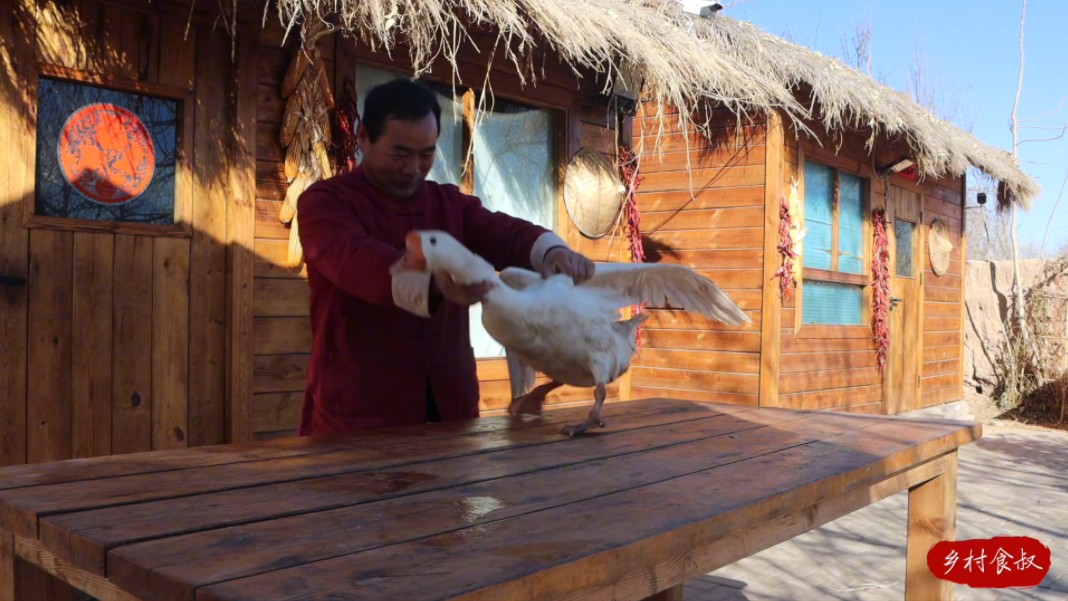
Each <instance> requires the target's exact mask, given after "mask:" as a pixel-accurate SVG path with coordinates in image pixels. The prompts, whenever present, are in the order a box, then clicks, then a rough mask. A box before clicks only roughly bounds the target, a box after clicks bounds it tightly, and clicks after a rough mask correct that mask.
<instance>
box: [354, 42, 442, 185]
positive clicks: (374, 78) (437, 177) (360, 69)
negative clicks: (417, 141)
mask: <svg viewBox="0 0 1068 601" xmlns="http://www.w3.org/2000/svg"><path fill="white" fill-rule="evenodd" d="M403 77H405V75H404V74H403V73H401V72H399V71H391V70H388V69H382V68H379V67H373V66H371V65H366V64H363V63H360V64H358V65H356V88H357V92H356V96H357V99H356V105H357V107H358V110H359V114H360V115H361V116H362V115H363V103H364V100H365V99H366V98H367V93H368V92H370V91H371V89H372V88H374V87H375V86H377V85H379V84H383V83H386V82H388V81H391V80H394V79H401V78H403ZM424 83H428V85H430V87H431V89H433V90H434V92H435V93H436V94H437V96H438V102H439V103H440V104H441V136H440V137H439V138H438V151H437V156H436V157H435V159H434V167H433V168H432V169H431V170H430V173H429V174H428V175H427V179H429V180H431V181H435V182H438V183H441V184H455V185H457V186H458V185H460V174H461V173H462V171H463V136H462V134H461V132H462V129H461V127H462V125H461V124H462V123H463V105H462V103H461V101H460V99H459V98H454V97H453V95H452V90H451V88H449V87H445V86H438V85H433V84H429V82H424ZM457 93H459V90H457ZM360 159H361V157H360V152H359V150H357V151H356V160H357V161H359V160H360Z"/></svg>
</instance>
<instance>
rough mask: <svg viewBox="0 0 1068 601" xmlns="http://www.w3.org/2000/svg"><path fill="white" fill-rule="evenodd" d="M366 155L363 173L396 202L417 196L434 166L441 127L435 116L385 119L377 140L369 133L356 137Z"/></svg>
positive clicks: (361, 129)
mask: <svg viewBox="0 0 1068 601" xmlns="http://www.w3.org/2000/svg"><path fill="white" fill-rule="evenodd" d="M357 137H358V140H359V143H360V150H361V151H362V152H363V162H362V163H361V165H362V166H363V170H364V172H365V173H366V174H367V176H368V177H369V178H370V179H371V182H372V183H374V184H375V185H376V186H378V187H379V188H380V189H381V190H382V191H383V192H385V193H386V194H389V195H390V196H392V197H394V198H397V199H405V198H408V197H410V196H411V195H412V194H415V191H416V190H418V189H419V186H420V185H421V184H422V183H423V180H425V179H426V176H427V174H428V173H430V169H431V167H433V166H434V153H435V151H436V150H437V144H438V124H437V120H435V119H434V115H433V114H427V115H426V116H425V117H422V118H421V119H418V120H415V121H406V120H402V119H386V127H385V129H384V130H383V131H382V135H380V136H379V137H378V140H375V141H374V142H372V141H371V138H370V136H368V135H367V130H366V129H364V128H363V126H361V127H360V131H359V133H358V134H357Z"/></svg>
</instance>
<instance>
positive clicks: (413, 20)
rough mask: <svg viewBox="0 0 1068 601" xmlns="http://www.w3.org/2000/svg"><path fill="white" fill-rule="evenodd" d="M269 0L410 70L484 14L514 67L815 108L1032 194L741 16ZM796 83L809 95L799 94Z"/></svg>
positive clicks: (1011, 168) (676, 97) (686, 103)
mask: <svg viewBox="0 0 1068 601" xmlns="http://www.w3.org/2000/svg"><path fill="white" fill-rule="evenodd" d="M274 1H275V3H276V5H277V6H278V9H279V15H280V17H281V19H282V20H283V23H285V24H286V25H287V26H292V25H296V24H299V23H301V22H302V21H304V20H305V19H308V18H313V19H318V18H329V19H330V20H331V21H333V22H334V23H337V24H339V25H340V27H342V28H343V29H345V30H348V31H351V32H353V33H354V34H355V35H357V36H358V37H359V39H360V40H361V41H362V42H363V43H366V44H369V45H370V46H372V47H378V48H385V49H387V50H389V51H395V50H396V49H397V48H399V47H400V48H405V49H406V50H407V53H408V55H409V58H410V59H411V61H412V64H413V65H414V66H415V69H416V72H417V73H418V72H420V71H422V70H424V69H427V68H428V67H429V66H430V64H431V62H433V61H434V60H435V59H437V58H438V57H439V56H445V57H446V58H449V59H455V57H456V54H457V52H458V50H459V48H460V47H461V46H462V45H463V44H464V43H466V42H467V41H468V38H467V37H466V35H465V31H466V30H467V29H468V28H469V27H470V26H472V25H476V26H478V25H482V26H487V27H489V28H492V29H493V30H496V31H497V32H499V33H498V36H499V37H498V40H499V42H500V43H499V45H498V48H496V49H495V51H496V52H498V53H501V54H504V55H505V56H507V57H508V58H509V59H511V60H512V62H513V63H514V64H515V66H516V68H517V71H518V72H519V73H520V74H521V75H522V76H524V77H529V78H531V79H537V76H538V73H537V72H536V69H535V68H534V67H533V66H532V65H529V64H527V63H524V61H523V57H524V54H525V53H526V52H527V51H529V50H530V49H531V48H532V47H533V46H534V45H535V44H539V43H541V44H547V45H548V46H549V47H550V49H551V51H552V52H553V53H554V54H557V55H559V56H560V57H561V58H562V60H564V61H565V62H566V63H568V64H570V65H571V66H572V67H574V68H575V69H577V70H581V69H592V70H594V71H596V72H599V73H602V74H604V75H605V78H604V80H605V81H606V82H608V81H611V80H612V76H613V75H614V73H615V72H616V71H617V70H619V69H637V70H638V71H639V72H640V73H641V75H642V76H643V78H644V82H645V90H646V93H647V95H648V96H650V97H652V98H653V99H655V100H656V101H658V106H671V105H674V106H678V107H681V108H683V109H693V108H696V107H698V106H700V105H701V104H702V103H704V102H707V101H708V100H710V99H711V100H714V101H717V102H720V103H722V104H723V105H725V106H727V107H729V108H731V109H733V110H734V111H735V112H736V113H738V114H739V115H748V114H750V113H753V112H764V111H769V110H780V111H782V112H783V114H785V115H786V116H787V118H788V119H790V120H792V121H793V122H794V123H796V124H798V125H801V126H802V127H803V126H804V123H805V122H806V121H809V120H811V119H815V120H818V121H820V122H821V123H822V124H823V125H824V126H825V128H826V129H827V130H828V131H831V132H835V131H842V130H843V129H844V128H852V129H857V130H860V131H867V132H869V134H870V136H871V140H874V139H875V137H876V136H889V137H899V138H901V139H903V140H905V141H906V143H907V144H908V146H909V148H910V149H911V150H912V153H913V155H914V156H913V158H914V159H915V160H916V162H917V166H918V168H919V171H920V174H921V175H922V176H932V177H938V176H943V175H960V174H963V173H964V172H965V171H966V169H967V168H968V167H969V166H975V167H977V168H979V169H980V170H982V171H984V172H986V173H987V174H988V175H990V176H991V177H993V178H995V179H997V180H999V181H1000V182H1001V183H1002V188H1003V190H1004V191H1005V192H1006V197H1007V199H1009V200H1012V201H1016V202H1021V203H1023V204H1025V205H1026V204H1027V203H1028V201H1029V200H1030V199H1031V198H1032V197H1034V196H1035V195H1037V193H1038V186H1037V184H1036V183H1035V182H1034V181H1033V180H1032V179H1031V178H1030V177H1029V176H1027V175H1026V174H1025V173H1024V172H1023V171H1021V170H1020V169H1019V167H1018V166H1017V165H1016V164H1015V163H1014V161H1013V160H1012V157H1011V156H1010V155H1009V154H1008V153H1006V152H1004V151H1002V150H998V149H995V148H993V147H990V146H988V145H986V144H983V143H981V142H980V141H978V140H977V139H976V138H975V137H973V136H972V135H971V134H969V133H967V132H964V131H963V130H960V129H959V128H956V127H954V126H952V125H950V124H948V123H946V122H944V121H941V120H939V119H937V118H936V117H934V116H933V115H932V114H931V113H930V112H929V111H927V110H926V109H924V108H923V107H921V106H920V105H918V104H917V103H915V102H914V101H912V100H911V99H910V98H908V97H907V96H906V95H904V94H902V93H900V92H897V91H895V90H892V89H890V88H889V87H887V86H884V85H882V84H880V83H878V82H876V81H874V80H873V79H871V78H869V77H867V76H864V75H862V74H861V73H859V72H857V71H855V70H853V69H851V68H849V67H847V66H846V65H845V64H843V63H841V62H840V61H838V60H836V59H832V58H829V57H826V56H823V55H821V54H819V53H817V52H815V51H813V50H811V49H808V48H805V47H803V46H799V45H796V44H793V43H790V42H788V41H786V40H783V39H781V38H778V37H776V36H774V35H771V34H769V33H766V32H764V31H761V30H760V29H758V28H757V27H755V26H753V25H751V24H749V23H743V22H740V21H737V20H734V19H731V18H729V17H726V16H723V15H721V14H717V15H716V16H715V17H714V18H712V19H705V18H701V17H697V16H695V15H691V14H688V13H685V12H683V11H682V10H681V5H678V4H677V3H675V2H671V1H670V0H274ZM486 50H490V49H486ZM454 62H455V61H454ZM802 89H805V90H806V91H809V92H810V93H811V96H812V98H813V100H815V104H814V106H811V107H809V106H803V105H802V104H801V103H800V102H799V97H800V94H799V92H800V91H801V90H802ZM688 112H689V111H688V110H683V111H680V118H682V119H686V118H687V117H686V115H687V114H688Z"/></svg>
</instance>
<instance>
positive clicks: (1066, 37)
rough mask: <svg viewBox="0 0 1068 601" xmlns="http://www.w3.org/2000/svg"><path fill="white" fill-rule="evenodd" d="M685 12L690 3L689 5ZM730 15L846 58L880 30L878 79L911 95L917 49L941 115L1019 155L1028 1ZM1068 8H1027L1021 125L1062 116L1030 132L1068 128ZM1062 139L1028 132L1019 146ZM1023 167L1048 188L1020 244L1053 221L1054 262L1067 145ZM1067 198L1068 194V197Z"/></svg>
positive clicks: (850, 4)
mask: <svg viewBox="0 0 1068 601" xmlns="http://www.w3.org/2000/svg"><path fill="white" fill-rule="evenodd" d="M684 3H685V4H691V3H692V0H687V1H686V2H684ZM721 3H722V4H724V5H725V6H727V8H726V9H725V10H724V14H727V15H730V16H732V17H734V18H736V19H741V20H744V21H749V22H752V23H754V24H756V25H757V26H759V27H761V28H762V29H764V30H766V31H768V32H770V33H773V34H776V35H780V36H783V37H785V38H787V39H789V40H791V41H793V42H795V43H798V44H802V45H804V46H808V47H809V48H813V49H815V50H817V51H819V52H821V53H823V54H827V55H831V56H836V57H841V56H842V38H843V35H849V34H851V33H852V32H853V31H854V30H855V28H856V24H857V23H858V22H870V23H871V25H872V40H871V50H872V76H873V77H875V78H876V79H879V80H880V81H882V82H883V83H885V84H887V85H889V86H891V87H893V88H895V89H898V90H902V91H904V90H905V89H906V82H907V81H908V77H909V72H910V65H912V64H914V62H915V57H916V56H917V48H920V49H922V55H923V58H924V63H925V64H926V67H927V72H928V77H929V78H930V80H931V81H932V83H933V84H934V85H937V86H938V87H939V89H941V91H942V97H943V106H944V109H943V110H948V111H949V112H950V114H951V115H952V117H951V120H952V121H953V122H954V124H955V125H958V126H960V127H962V128H964V129H968V128H969V127H970V128H971V131H972V133H973V134H974V135H975V136H976V137H978V138H979V139H980V140H982V141H983V142H985V143H987V144H990V145H992V146H996V147H998V148H1002V149H1005V150H1011V147H1012V134H1011V132H1010V130H1009V118H1010V115H1011V112H1012V104H1013V100H1014V98H1015V95H1016V84H1017V80H1018V78H1019V67H1020V62H1019V60H1020V54H1019V33H1020V16H1021V4H1022V3H1021V0H972V1H970V2H959V1H956V0H925V1H919V0H741V1H739V0H733V1H732V0H722V1H721ZM1065 24H1068V2H1066V1H1065V0H1029V1H1028V3H1027V22H1026V29H1025V32H1024V44H1025V48H1024V61H1025V62H1024V84H1023V93H1022V95H1021V98H1020V108H1019V109H1018V111H1017V113H1018V117H1020V118H1028V117H1034V116H1036V115H1041V114H1043V113H1047V112H1049V111H1052V110H1054V109H1056V108H1057V107H1058V106H1059V105H1061V104H1062V103H1063V104H1065V105H1066V106H1064V108H1062V109H1061V110H1059V111H1057V112H1056V113H1053V114H1051V115H1048V116H1047V117H1046V118H1044V119H1042V120H1041V121H1037V122H1034V123H1032V125H1041V126H1045V127H1057V128H1058V131H1059V128H1060V127H1062V126H1063V125H1064V124H1066V123H1068V65H1066V61H1068V32H1066V31H1065ZM1056 133H1058V132H1051V131H1047V130H1021V136H1020V137H1021V139H1026V138H1046V137H1051V136H1052V135H1056ZM1019 152H1020V161H1021V166H1022V168H1023V169H1024V170H1025V171H1026V172H1027V173H1029V174H1030V175H1031V176H1032V177H1034V178H1035V179H1036V180H1037V181H1038V183H1039V185H1040V186H1042V195H1041V196H1040V197H1039V198H1038V199H1036V201H1035V202H1034V205H1033V207H1032V209H1031V211H1030V212H1025V213H1021V215H1020V225H1019V236H1020V241H1021V244H1027V243H1028V242H1030V243H1031V244H1032V245H1033V246H1034V247H1035V248H1037V247H1038V246H1039V244H1040V243H1041V241H1042V237H1043V234H1044V233H1045V230H1046V224H1047V223H1050V228H1049V241H1048V242H1047V244H1046V247H1047V255H1048V254H1049V253H1050V250H1051V249H1054V250H1055V249H1058V248H1063V247H1064V246H1065V245H1068V198H1062V200H1061V204H1060V206H1058V208H1057V211H1056V214H1053V208H1054V203H1055V201H1056V200H1057V196H1058V194H1059V193H1060V190H1061V186H1062V182H1063V181H1064V179H1065V175H1066V174H1068V137H1065V138H1062V139H1060V140H1056V141H1052V142H1032V143H1025V144H1022V145H1021V146H1020V149H1019ZM1066 196H1068V192H1066Z"/></svg>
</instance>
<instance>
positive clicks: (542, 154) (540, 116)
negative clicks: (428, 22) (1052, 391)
mask: <svg viewBox="0 0 1068 601" xmlns="http://www.w3.org/2000/svg"><path fill="white" fill-rule="evenodd" d="M473 142H474V154H475V156H474V161H475V195H476V196H478V197H479V198H480V199H482V203H483V205H485V206H486V208H489V209H492V210H494V211H502V212H504V213H508V214H509V215H513V216H515V217H520V218H522V219H526V220H527V221H530V222H532V223H536V224H538V225H540V226H542V227H545V228H548V229H550V230H551V229H553V223H554V221H555V218H556V211H555V207H556V166H555V157H554V153H553V119H552V113H551V112H550V111H548V110H545V109H537V108H533V107H529V106H525V105H521V104H518V103H514V102H507V101H504V100H502V99H499V98H498V99H496V100H495V101H494V107H493V111H492V112H487V113H485V114H484V115H482V116H481V121H479V122H478V123H476V125H475V132H474V136H473ZM480 307H481V306H480V305H476V306H474V307H472V312H471V346H472V347H473V348H474V349H475V357H479V358H482V357H503V356H504V349H503V348H502V347H501V346H500V345H499V344H497V343H496V342H495V341H494V340H493V339H492V338H490V337H489V335H488V334H486V333H485V331H484V330H483V329H482V316H481V311H480Z"/></svg>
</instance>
